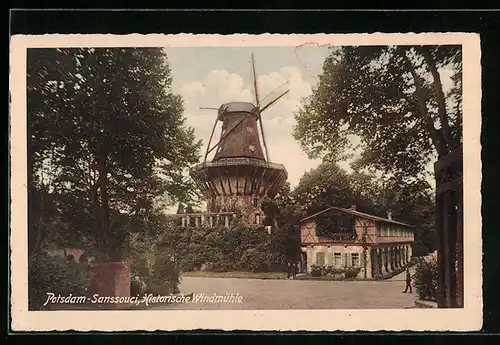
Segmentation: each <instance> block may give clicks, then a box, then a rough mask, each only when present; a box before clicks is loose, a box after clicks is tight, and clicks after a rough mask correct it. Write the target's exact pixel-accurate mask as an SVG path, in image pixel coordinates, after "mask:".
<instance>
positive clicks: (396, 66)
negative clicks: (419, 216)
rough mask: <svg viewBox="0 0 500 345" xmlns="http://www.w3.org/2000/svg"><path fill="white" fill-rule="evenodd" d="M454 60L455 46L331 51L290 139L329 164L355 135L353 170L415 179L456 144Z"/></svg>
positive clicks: (457, 65) (458, 80)
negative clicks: (445, 81)
mask: <svg viewBox="0 0 500 345" xmlns="http://www.w3.org/2000/svg"><path fill="white" fill-rule="evenodd" d="M461 60H462V55H461V47H460V46H418V47H417V46H398V47H395V46H383V47H336V48H333V49H332V52H331V54H330V56H329V57H328V58H327V59H326V61H325V63H324V65H323V73H322V74H321V76H320V81H319V84H318V86H317V87H316V88H315V89H314V90H313V94H312V96H310V97H309V98H308V99H306V100H305V101H304V103H303V105H302V108H301V109H300V110H299V111H298V113H297V114H296V119H297V125H296V127H295V128H294V136H295V138H296V139H297V140H299V141H300V143H301V145H302V147H303V148H304V149H305V150H306V152H308V153H309V154H310V155H311V156H313V157H323V158H325V159H328V160H331V161H335V160H337V159H341V158H343V155H345V154H347V153H349V152H350V150H352V149H355V148H356V145H354V144H353V141H352V138H353V137H357V138H359V140H360V147H359V149H360V151H361V155H360V157H359V158H358V159H357V160H356V162H355V167H356V168H372V169H374V170H379V171H383V172H386V173H391V174H393V175H395V176H397V177H399V178H400V179H405V178H412V179H413V178H421V177H423V175H425V174H426V170H425V168H426V166H427V165H428V164H429V163H430V162H432V161H434V160H435V159H436V155H437V156H443V155H445V154H447V153H448V152H450V151H452V150H453V149H455V148H457V147H459V146H460V145H461V124H462V97H461V95H462V67H461V66H462V65H461ZM444 75H450V76H451V81H452V85H451V87H450V85H446V86H447V87H446V88H445V87H444V84H443V76H444ZM355 142H356V141H355Z"/></svg>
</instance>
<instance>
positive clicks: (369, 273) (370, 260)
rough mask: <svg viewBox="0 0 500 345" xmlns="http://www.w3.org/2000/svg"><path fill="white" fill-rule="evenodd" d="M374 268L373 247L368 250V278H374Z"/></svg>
mask: <svg viewBox="0 0 500 345" xmlns="http://www.w3.org/2000/svg"><path fill="white" fill-rule="evenodd" d="M373 274H374V272H373V270H372V249H371V248H368V249H367V250H366V278H368V279H371V278H373Z"/></svg>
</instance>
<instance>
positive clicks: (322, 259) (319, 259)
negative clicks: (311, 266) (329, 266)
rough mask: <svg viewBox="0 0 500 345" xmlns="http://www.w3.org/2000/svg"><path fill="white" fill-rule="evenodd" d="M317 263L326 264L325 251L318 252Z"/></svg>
mask: <svg viewBox="0 0 500 345" xmlns="http://www.w3.org/2000/svg"><path fill="white" fill-rule="evenodd" d="M316 265H318V266H324V265H325V253H316Z"/></svg>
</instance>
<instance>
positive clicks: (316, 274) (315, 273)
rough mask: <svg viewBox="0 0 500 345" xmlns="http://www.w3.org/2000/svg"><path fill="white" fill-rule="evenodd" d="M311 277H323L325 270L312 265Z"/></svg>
mask: <svg viewBox="0 0 500 345" xmlns="http://www.w3.org/2000/svg"><path fill="white" fill-rule="evenodd" d="M311 276H313V277H321V276H323V268H322V267H321V266H316V265H312V266H311Z"/></svg>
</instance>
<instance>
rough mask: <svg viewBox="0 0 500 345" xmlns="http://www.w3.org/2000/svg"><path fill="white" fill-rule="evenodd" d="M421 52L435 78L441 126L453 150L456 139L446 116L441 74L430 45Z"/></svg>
mask: <svg viewBox="0 0 500 345" xmlns="http://www.w3.org/2000/svg"><path fill="white" fill-rule="evenodd" d="M420 52H421V53H422V55H423V56H424V59H425V62H426V63H427V65H428V66H429V70H430V72H431V74H432V78H433V83H432V84H433V86H434V90H435V91H436V97H437V102H438V114H439V121H441V128H442V130H443V137H444V140H445V142H446V145H447V146H448V150H449V151H451V150H452V149H453V148H454V146H455V145H454V140H453V139H452V137H451V131H450V126H449V124H448V119H447V117H446V101H445V97H444V92H443V85H442V83H441V76H440V75H439V72H438V70H437V68H436V63H435V61H434V59H433V58H432V55H431V52H430V51H429V48H428V47H422V48H421V49H420Z"/></svg>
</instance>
